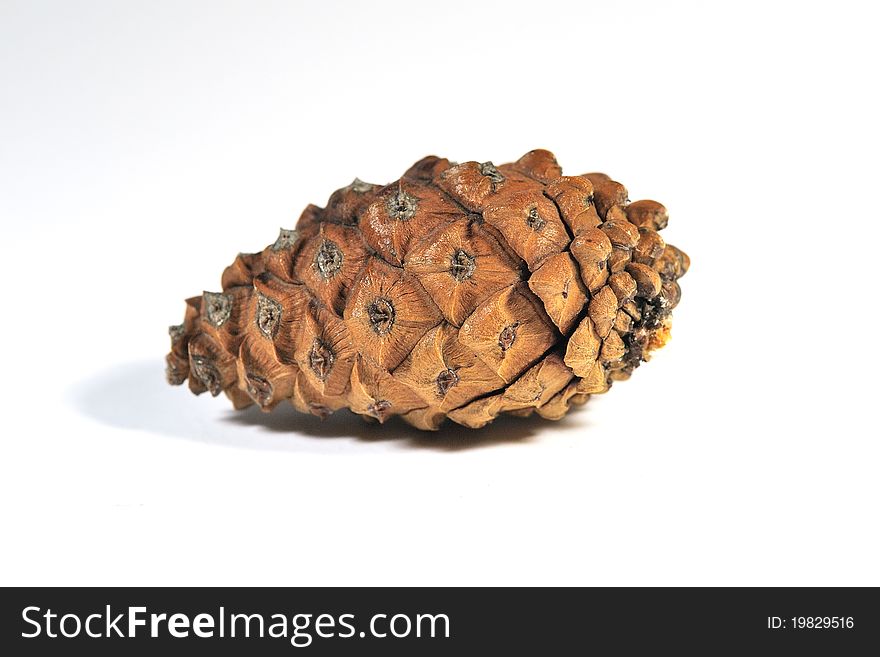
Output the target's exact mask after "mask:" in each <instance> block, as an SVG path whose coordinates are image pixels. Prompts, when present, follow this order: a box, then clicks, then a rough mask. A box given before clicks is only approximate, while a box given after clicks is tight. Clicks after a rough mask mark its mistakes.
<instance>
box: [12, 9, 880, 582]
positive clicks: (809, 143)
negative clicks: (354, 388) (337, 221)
mask: <svg viewBox="0 0 880 657" xmlns="http://www.w3.org/2000/svg"><path fill="white" fill-rule="evenodd" d="M867 6H869V3H843V2H835V3H830V4H829V3H827V2H826V3H809V2H797V3H791V4H786V3H771V2H759V3H744V2H737V3H729V4H728V6H727V7H720V6H717V5H716V4H715V3H674V4H667V3H648V2H646V3H632V2H615V3H608V2H600V3H587V2H578V3H571V4H570V5H569V4H563V3H556V2H547V1H541V2H529V3H515V2H498V3H478V2H452V1H447V2H443V3H437V4H429V3H388V2H375V1H372V2H350V3H340V2H313V3H295V2H204V3H203V2H165V1H161V2H160V1H156V0H149V1H148V2H106V3H105V2H54V3H53V2H39V1H37V2H10V1H9V0H2V1H0V217H2V222H3V224H2V225H3V232H2V235H3V237H2V240H3V251H2V268H3V269H2V280H3V283H4V287H3V308H4V310H3V321H2V323H0V327H2V328H0V331H2V345H3V350H2V361H0V365H2V372H3V375H2V378H0V386H2V390H0V393H2V394H0V398H2V400H3V429H2V434H3V435H2V446H3V452H2V463H0V515H2V518H0V521H2V522H0V526H2V540H0V554H2V559H0V583H2V584H115V585H138V584H140V585H152V584H187V585H196V584H217V585H220V584H253V585H271V584H279V585H280V584H285V585H300V584H302V585H305V584H312V585H325V584H326V585H330V584H405V585H428V584H474V585H484V584H502V585H514V584H562V585H567V584H605V585H630V584H650V585H655V584H672V585H685V584H698V585H703V584H728V585H747V584H749V585H758V584H762V585H784V584H787V585H807V584H819V585H826V584H828V585H830V584H836V585H859V584H873V585H878V584H880V565H878V554H880V530H878V509H877V506H878V504H877V503H878V493H880V483H878V458H880V448H878V444H877V436H878V431H877V428H876V413H877V408H878V402H877V392H878V387H877V383H876V380H875V375H876V372H877V366H878V363H877V360H878V359H877V350H878V348H877V331H878V310H877V307H878V302H877V300H876V295H877V290H878V287H877V286H878V273H877V271H878V270H877V260H878V254H877V248H878V244H880V242H878V238H880V234H878V222H880V216H878V201H877V197H876V194H877V181H878V173H880V172H878V164H877V157H878V155H877V153H878V147H880V143H878V141H880V140H878V128H877V117H878V114H880V107H878V103H877V99H876V96H875V93H876V83H877V62H878V61H880V52H878V46H877V38H876V24H877V21H876V16H871V15H869V14H868V13H867V12H866V10H865V9H864V7H867ZM539 147H540V148H548V149H550V150H552V151H554V152H555V153H556V155H557V157H558V159H559V161H560V163H561V164H562V165H563V167H565V169H566V171H567V172H568V173H571V174H577V173H582V172H585V171H594V170H601V171H606V172H608V173H609V174H611V175H612V176H614V177H616V178H617V179H619V180H621V181H622V182H624V183H625V184H626V185H627V187H628V188H629V190H630V196H631V198H633V199H638V198H655V199H657V200H660V201H662V202H663V203H664V204H665V205H666V206H667V207H668V208H669V209H670V213H671V222H670V225H669V228H668V229H667V230H666V231H664V236H665V237H666V238H667V240H668V241H670V242H672V243H674V244H676V245H678V246H680V247H682V248H683V249H685V250H686V251H687V252H688V253H689V254H690V255H691V257H692V262H693V266H692V269H691V271H690V272H689V273H688V275H687V276H686V277H685V278H684V279H683V281H682V288H683V292H684V294H683V299H682V302H681V305H680V306H679V308H677V309H676V311H675V321H674V323H673V339H672V342H671V343H670V344H669V345H668V347H667V348H666V349H664V350H663V351H662V352H660V353H659V354H658V355H657V357H656V358H655V359H654V360H653V361H652V362H651V363H649V364H647V365H645V366H644V367H642V368H641V369H639V370H638V371H637V372H636V374H635V375H634V377H633V378H632V380H630V381H628V382H625V383H620V384H617V385H616V386H615V387H614V389H613V390H612V391H611V392H610V393H609V394H608V395H605V396H600V397H595V398H594V399H592V400H591V401H590V403H589V404H588V405H587V406H586V407H585V408H584V409H582V410H580V411H578V412H575V413H572V414H571V415H570V416H569V417H568V418H567V419H565V420H564V421H561V422H559V423H548V422H545V421H542V420H540V419H536V420H508V421H503V422H501V421H499V422H498V423H497V425H496V426H494V427H492V428H488V429H486V430H484V431H480V432H471V431H468V430H465V429H461V428H456V427H454V426H452V427H449V428H448V429H446V430H445V431H443V432H441V433H440V434H436V435H430V434H429V435H418V434H416V433H414V432H413V431H412V430H410V429H408V428H406V427H404V426H402V425H398V424H396V423H395V424H394V425H392V426H386V427H385V428H377V427H369V426H362V424H361V423H360V420H359V419H357V418H354V417H351V416H347V417H346V416H345V415H341V414H340V415H341V416H339V417H337V416H334V417H333V418H331V419H330V420H328V421H326V422H324V423H323V424H322V423H321V422H320V421H318V420H317V419H314V418H311V417H305V416H299V415H297V414H296V413H295V412H294V411H293V410H292V409H291V410H279V411H276V412H275V413H274V414H271V415H263V414H261V413H259V412H258V411H255V410H249V411H246V412H243V413H235V412H233V411H232V409H231V407H230V405H229V404H228V402H227V401H226V400H225V398H223V397H221V398H218V399H211V398H209V397H207V396H202V397H199V398H195V397H193V396H191V395H190V394H189V393H188V392H187V391H186V390H185V389H180V388H172V387H170V386H167V385H166V384H165V382H164V374H163V368H164V364H163V361H162V358H163V356H164V354H165V352H166V351H167V347H168V339H167V334H166V326H167V325H168V324H171V323H177V322H178V321H180V319H181V317H182V314H183V310H184V304H183V299H184V298H185V297H187V296H190V295H193V294H198V293H200V292H201V291H202V290H203V289H208V290H212V289H215V288H217V287H218V285H219V276H220V273H221V271H222V270H223V267H225V266H226V265H227V264H228V263H229V262H231V261H232V259H233V257H234V256H235V254H236V253H237V252H238V251H253V250H257V249H260V248H262V247H263V246H264V245H266V244H267V243H269V242H271V241H273V240H274V239H275V236H276V233H277V229H278V226H280V225H283V226H287V227H290V226H292V224H293V223H294V221H295V219H296V217H297V216H298V214H299V212H300V210H301V209H302V208H303V207H304V206H305V205H306V204H307V203H309V202H316V203H319V204H323V202H324V200H325V199H326V198H327V197H328V196H329V194H330V193H331V192H332V191H333V190H334V189H335V188H337V187H341V186H344V185H346V184H348V183H349V182H350V181H351V179H352V178H354V177H355V176H359V177H360V178H362V179H365V180H368V181H373V182H380V183H384V182H388V181H391V180H393V179H395V178H396V177H397V176H399V175H400V174H401V173H402V172H403V170H404V169H405V168H406V167H408V166H409V165H410V164H411V163H412V162H414V161H415V160H417V159H419V158H420V157H422V156H423V155H426V154H429V153H435V154H437V155H441V156H446V157H449V158H450V159H454V160H459V161H464V160H478V161H483V160H488V159H491V160H494V161H495V162H504V161H509V160H512V159H516V158H517V157H519V156H520V155H521V154H522V153H524V152H526V151H528V150H530V149H532V148H539Z"/></svg>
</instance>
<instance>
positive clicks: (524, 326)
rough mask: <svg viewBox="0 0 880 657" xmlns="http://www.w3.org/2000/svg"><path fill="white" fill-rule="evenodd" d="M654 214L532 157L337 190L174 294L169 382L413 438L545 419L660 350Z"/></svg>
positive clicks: (240, 404)
mask: <svg viewBox="0 0 880 657" xmlns="http://www.w3.org/2000/svg"><path fill="white" fill-rule="evenodd" d="M667 219H668V216H667V213H666V209H665V208H664V207H663V206H662V205H660V204H659V203H657V202H656V201H636V202H635V203H630V202H629V199H628V198H627V191H626V188H625V187H624V186H623V185H621V184H620V183H618V182H616V181H614V180H611V178H609V177H608V176H606V175H604V174H601V173H589V174H585V175H582V176H563V175H562V170H561V168H560V167H559V165H558V164H557V163H556V159H555V158H554V157H553V155H552V154H551V153H549V152H548V151H545V150H535V151H531V152H529V153H527V154H526V155H524V156H523V157H522V158H520V159H519V160H517V161H516V162H514V163H511V164H504V165H501V166H498V167H496V166H495V165H493V164H492V163H491V162H484V163H482V164H480V163H478V162H465V163H463V164H453V163H450V162H449V161H447V160H445V159H440V158H437V157H433V156H431V157H426V158H425V159H423V160H421V161H419V162H417V163H416V164H415V165H413V167H412V168H410V169H409V170H408V171H407V172H406V173H405V174H404V175H403V177H402V178H401V179H400V180H398V181H396V182H393V183H391V184H390V185H386V186H384V187H381V186H379V185H372V184H368V183H364V182H361V181H360V180H357V179H356V180H355V181H354V182H353V183H352V184H350V185H349V186H348V187H344V188H342V189H340V190H337V191H336V192H334V193H333V194H332V195H331V196H330V199H329V201H328V202H327V207H326V208H323V209H322V208H319V207H316V206H314V205H310V206H308V207H307V208H306V209H305V211H304V212H303V214H302V216H301V217H300V219H299V222H298V223H297V226H296V228H295V229H293V230H286V229H282V230H281V232H280V234H279V235H278V238H277V239H276V240H275V242H274V243H273V244H271V245H270V246H268V247H266V248H265V249H264V250H263V251H261V252H259V253H253V254H241V255H239V256H238V257H237V258H236V259H235V262H233V263H232V265H230V266H229V267H227V268H226V271H225V272H224V273H223V277H222V289H223V291H222V292H205V293H204V294H202V295H201V296H200V297H193V298H191V299H188V300H187V307H186V315H185V317H184V321H183V324H181V325H178V326H173V327H171V329H170V333H171V353H170V354H169V355H168V357H167V365H168V368H167V376H168V381H169V382H170V383H172V384H175V385H180V384H182V383H183V382H184V381H186V380H187V379H188V380H189V387H190V390H192V391H193V392H194V393H195V394H201V393H202V392H205V391H209V392H210V393H211V394H212V395H218V394H220V392H225V393H226V394H227V395H228V396H229V398H230V399H231V400H232V402H233V404H234V405H235V407H236V408H244V407H246V406H249V405H250V404H252V403H256V404H258V405H259V406H260V408H262V409H264V410H269V409H271V408H273V407H274V406H275V405H277V404H278V403H280V402H282V401H285V400H290V402H291V403H292V404H293V405H294V406H295V407H296V408H297V409H298V410H300V411H302V412H306V413H313V414H315V415H318V416H320V417H325V416H327V415H328V414H330V413H332V412H333V411H335V410H337V409H340V408H346V407H347V408H350V409H351V410H352V411H354V412H355V413H358V414H360V415H362V416H364V417H366V418H372V419H376V420H379V421H380V422H384V421H385V420H386V419H388V418H389V417H391V416H394V415H400V416H401V417H403V419H404V420H406V421H407V422H409V423H410V424H412V425H413V426H415V427H418V428H419V429H437V428H438V427H439V426H440V424H441V423H442V422H443V421H444V420H445V419H446V418H447V417H448V418H450V419H451V420H453V421H454V422H458V423H459V424H463V425H465V426H467V427H474V428H477V427H482V426H484V425H485V424H486V423H488V422H491V421H492V420H493V419H494V418H496V417H497V416H498V415H499V414H501V413H511V414H515V415H520V416H526V415H530V414H532V413H533V412H537V413H538V414H539V415H540V416H542V417H545V418H548V419H553V420H556V419H559V418H561V417H562V416H563V415H565V413H566V412H567V411H568V410H569V408H570V407H571V405H572V404H583V403H584V402H585V401H586V400H587V398H588V397H589V396H590V395H591V394H594V393H601V392H605V391H606V390H608V388H609V387H610V386H611V384H612V383H613V382H614V381H619V380H622V379H627V378H629V376H630V374H631V373H632V371H633V370H634V369H635V368H636V367H638V366H639V364H640V363H641V362H642V361H644V360H647V359H648V358H649V356H650V353H651V352H652V351H653V350H654V349H657V348H659V347H661V346H663V344H664V343H665V342H666V341H667V340H668V338H669V326H670V319H671V317H670V315H671V311H672V309H673V308H674V307H675V306H676V304H677V303H678V301H679V298H680V296H681V289H680V288H679V286H678V283H677V279H678V278H679V277H681V276H682V275H684V273H685V272H686V271H687V268H688V264H689V260H688V257H687V255H685V254H684V253H683V252H682V251H680V250H679V249H677V248H675V247H674V246H671V245H668V244H666V243H665V242H664V241H663V238H662V237H660V235H659V232H658V231H660V230H661V229H662V228H664V227H665V226H666V222H667Z"/></svg>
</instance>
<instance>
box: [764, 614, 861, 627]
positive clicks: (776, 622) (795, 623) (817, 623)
mask: <svg viewBox="0 0 880 657" xmlns="http://www.w3.org/2000/svg"><path fill="white" fill-rule="evenodd" d="M853 627H855V621H854V620H853V617H852V616H791V617H790V618H781V617H780V616H768V617H767V629H771V630H785V629H791V630H851V629H852V628H853Z"/></svg>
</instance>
